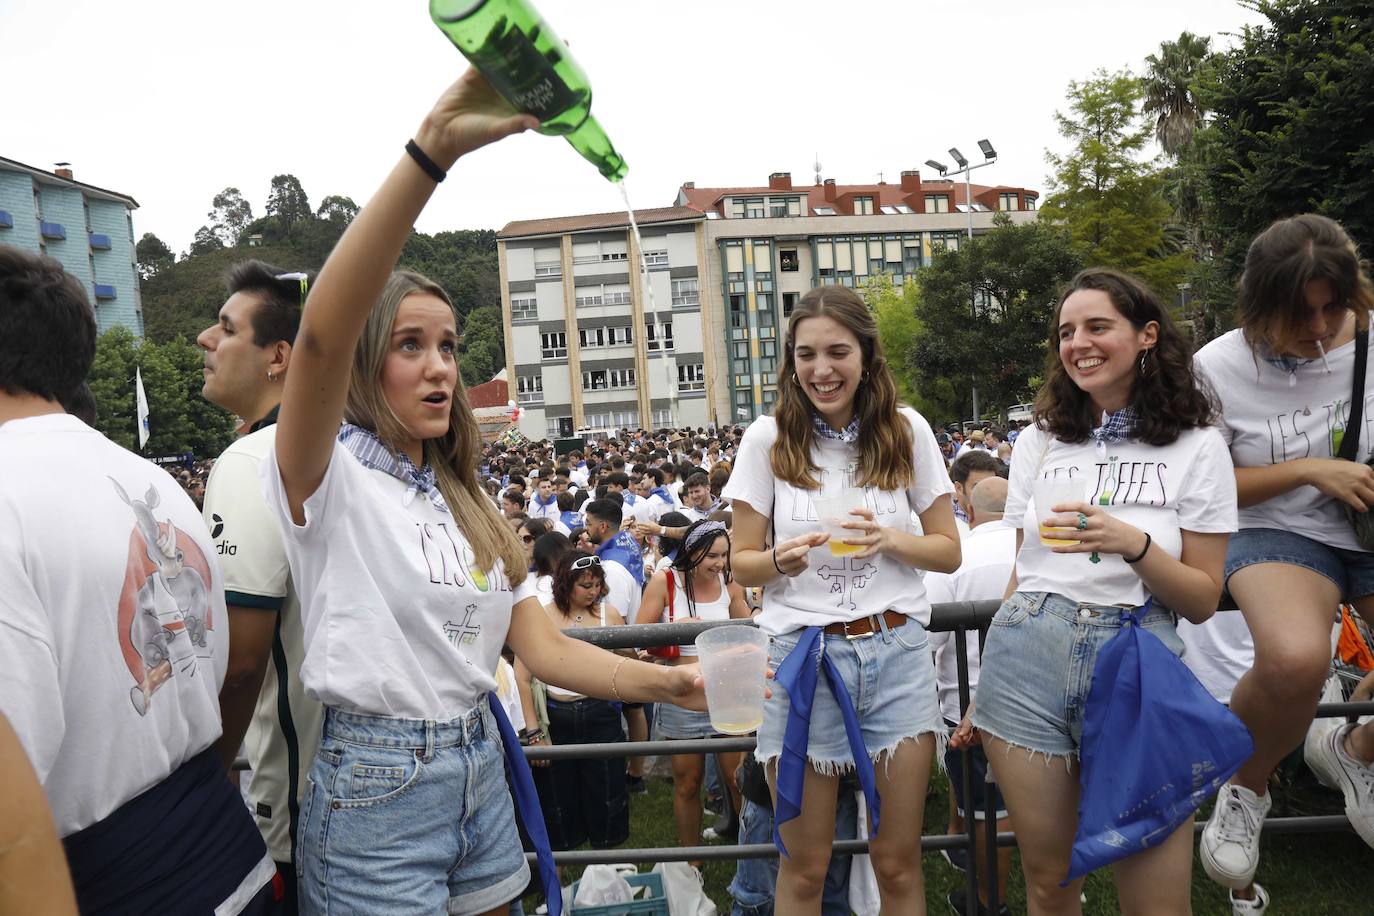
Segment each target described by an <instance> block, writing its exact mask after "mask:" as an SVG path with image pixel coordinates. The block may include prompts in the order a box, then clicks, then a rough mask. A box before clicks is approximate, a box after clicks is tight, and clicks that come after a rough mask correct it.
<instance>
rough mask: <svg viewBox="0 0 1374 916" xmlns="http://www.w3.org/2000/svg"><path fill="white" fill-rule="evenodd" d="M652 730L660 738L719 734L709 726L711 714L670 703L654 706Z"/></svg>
mask: <svg viewBox="0 0 1374 916" xmlns="http://www.w3.org/2000/svg"><path fill="white" fill-rule="evenodd" d="M654 731H655V732H656V733H657V734H658V736H659V737H660V738H675V739H681V738H710V737H712V736H714V735H718V734H720V732H718V731H716V730H715V729H714V728H713V727H712V726H711V714H710V713H707V712H697V711H696V710H695V709H683V708H682V707H681V706H674V705H673V704H672V703H659V704H658V706H656V707H655V715H654Z"/></svg>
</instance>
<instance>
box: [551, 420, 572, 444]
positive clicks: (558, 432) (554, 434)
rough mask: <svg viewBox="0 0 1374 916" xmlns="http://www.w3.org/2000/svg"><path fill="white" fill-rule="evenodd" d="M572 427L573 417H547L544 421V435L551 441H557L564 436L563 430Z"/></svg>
mask: <svg viewBox="0 0 1374 916" xmlns="http://www.w3.org/2000/svg"><path fill="white" fill-rule="evenodd" d="M571 425H572V417H546V418H545V419H544V435H545V436H547V437H548V438H550V439H557V438H558V437H560V436H562V435H563V430H564V429H565V428H567V427H570V426H571Z"/></svg>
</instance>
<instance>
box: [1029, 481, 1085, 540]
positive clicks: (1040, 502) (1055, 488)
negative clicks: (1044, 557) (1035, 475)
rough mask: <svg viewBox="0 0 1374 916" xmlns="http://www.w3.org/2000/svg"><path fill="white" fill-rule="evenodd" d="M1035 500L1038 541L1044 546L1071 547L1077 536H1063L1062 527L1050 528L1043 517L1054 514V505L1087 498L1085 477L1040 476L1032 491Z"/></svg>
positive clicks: (1064, 532)
mask: <svg viewBox="0 0 1374 916" xmlns="http://www.w3.org/2000/svg"><path fill="white" fill-rule="evenodd" d="M1032 496H1033V498H1034V501H1035V520H1036V523H1037V525H1038V526H1039V529H1040V543H1041V544H1043V545H1044V546H1046V547H1072V546H1073V545H1075V544H1077V543H1078V538H1067V539H1066V538H1065V537H1064V535H1065V534H1067V533H1068V532H1067V531H1065V530H1064V529H1063V528H1052V527H1049V526H1047V525H1046V524H1045V519H1047V518H1049V517H1050V516H1051V515H1054V514H1055V512H1054V507H1055V506H1062V505H1064V504H1066V503H1081V502H1084V501H1085V500H1086V499H1087V498H1088V481H1087V478H1085V477H1042V478H1040V479H1039V480H1037V481H1036V482H1035V489H1034V491H1033V493H1032Z"/></svg>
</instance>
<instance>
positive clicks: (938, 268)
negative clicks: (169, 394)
mask: <svg viewBox="0 0 1374 916" xmlns="http://www.w3.org/2000/svg"><path fill="white" fill-rule="evenodd" d="M1080 264H1081V259H1080V256H1079V254H1078V252H1077V250H1076V247H1075V246H1074V245H1073V244H1072V242H1071V240H1070V238H1069V237H1068V235H1067V233H1066V232H1065V231H1064V230H1063V229H1061V228H1058V227H1056V226H1054V225H1052V224H1049V223H1044V222H1038V221H1037V222H1034V223H1027V224H1024V225H1019V226H1018V225H1013V224H1012V222H1011V220H1010V219H1009V218H1008V217H1007V216H1006V215H1005V214H999V215H998V216H997V217H996V219H995V220H994V228H993V229H992V231H990V232H988V233H986V234H984V235H981V236H975V237H974V238H973V240H972V241H968V242H965V243H964V244H963V245H961V246H960V247H959V248H957V249H950V250H944V251H940V252H939V253H937V255H936V257H935V260H934V262H933V263H932V264H931V265H930V266H929V267H927V268H925V269H923V270H922V271H921V272H920V276H919V280H920V291H919V295H918V304H917V308H916V319H917V320H918V322H919V328H918V333H917V334H916V337H915V343H914V346H913V347H912V349H911V366H912V371H913V373H914V376H915V385H916V389H917V390H918V391H922V392H926V391H930V392H932V393H933V392H937V391H939V390H940V389H939V388H938V386H939V384H940V382H941V381H945V382H947V383H949V384H950V385H951V386H952V389H953V392H954V394H955V395H956V401H955V403H956V405H958V406H961V405H964V404H967V403H968V400H969V398H968V395H969V393H970V392H969V388H970V386H971V385H972V384H973V383H976V384H977V385H978V391H979V398H980V402H981V404H982V405H984V406H986V407H991V408H993V409H996V410H1002V409H1005V408H1006V407H1007V406H1009V405H1011V404H1015V403H1019V402H1022V401H1025V400H1027V399H1028V398H1029V395H1030V394H1031V389H1032V387H1033V385H1034V383H1035V380H1037V379H1039V378H1040V377H1042V375H1043V373H1044V368H1045V355H1046V347H1047V345H1048V344H1047V342H1048V340H1049V330H1050V329H1049V324H1050V320H1051V316H1052V315H1053V313H1054V304H1055V301H1056V299H1057V296H1058V292H1059V289H1060V288H1061V287H1062V286H1063V284H1064V282H1065V281H1067V280H1068V279H1069V278H1070V277H1071V276H1073V274H1074V273H1075V272H1076V271H1077V270H1078V268H1079V266H1080Z"/></svg>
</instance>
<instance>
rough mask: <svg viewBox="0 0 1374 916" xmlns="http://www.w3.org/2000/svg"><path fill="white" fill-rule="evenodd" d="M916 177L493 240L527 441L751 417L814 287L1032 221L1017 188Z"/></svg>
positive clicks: (725, 197) (709, 201)
mask: <svg viewBox="0 0 1374 916" xmlns="http://www.w3.org/2000/svg"><path fill="white" fill-rule="evenodd" d="M969 190H971V192H972V193H971V194H969V193H966V188H965V185H964V184H963V183H962V182H955V181H950V180H948V179H941V180H936V181H923V180H922V178H921V174H920V172H917V171H907V172H902V173H901V180H900V181H899V182H897V183H895V184H890V183H885V182H879V183H877V184H867V185H840V184H837V183H836V182H835V181H834V180H824V181H821V182H819V183H817V184H815V185H811V186H801V187H794V186H793V184H792V178H791V175H790V174H789V173H787V172H775V173H774V174H772V175H770V176H769V178H768V183H767V184H766V185H761V186H753V187H721V188H698V187H696V186H695V185H694V184H693V183H691V182H688V183H686V184H684V185H682V187H681V188H680V189H679V191H678V195H677V199H676V200H675V201H674V206H671V207H666V208H662V209H656V210H637V211H635V218H636V221H637V222H638V223H639V226H640V230H641V234H642V236H643V238H644V255H645V260H646V261H647V264H648V284H647V287H643V286H642V285H641V283H640V282H638V281H639V251H638V249H637V248H636V245H635V241H634V236H633V234H632V233H631V232H630V230H629V225H628V219H627V217H626V214H624V213H600V214H589V215H585V216H567V217H558V218H553V219H541V220H524V221H519V222H513V223H510V224H509V225H507V226H506V227H505V228H504V229H502V230H501V232H500V233H498V236H497V245H498V250H499V254H500V270H501V305H502V315H503V321H504V325H505V342H506V368H507V377H508V378H509V379H512V380H513V383H512V386H511V389H512V391H514V392H515V394H514V397H515V398H516V400H517V401H518V403H519V404H520V405H521V407H522V410H521V416H520V420H519V424H520V431H521V432H522V433H524V434H525V435H526V436H529V437H530V438H533V439H544V438H554V437H557V436H562V435H570V434H572V433H573V432H577V431H594V432H600V431H613V430H616V429H624V428H630V429H634V428H637V427H645V428H650V429H654V428H662V427H667V426H705V425H708V424H711V423H717V424H726V423H737V422H739V423H743V422H748V421H750V420H752V419H754V418H755V417H757V416H760V415H762V414H766V413H769V412H770V411H771V410H772V408H773V405H774V404H775V403H776V400H777V390H778V388H777V386H778V366H779V363H780V362H781V346H782V339H783V337H784V335H785V333H786V327H787V319H788V317H789V316H790V315H791V313H792V309H793V307H794V306H795V304H796V302H797V300H798V299H799V298H800V297H801V296H802V295H803V294H804V293H805V292H807V291H808V290H810V289H812V288H814V287H816V286H820V285H824V284H844V285H848V286H862V285H863V284H864V283H866V282H867V280H868V278H869V277H870V276H873V275H875V274H878V273H886V274H889V275H891V277H892V278H893V281H894V282H895V283H897V284H899V285H900V284H901V283H903V282H904V281H905V280H906V279H907V278H909V277H912V276H914V275H915V273H916V272H917V271H918V270H919V269H920V268H921V267H923V266H926V265H928V264H930V262H931V260H932V258H933V257H934V253H935V252H936V251H937V250H939V249H941V248H957V247H958V246H959V245H960V244H961V243H962V241H963V240H964V239H965V238H966V237H967V235H968V231H969V224H970V221H971V222H972V225H973V232H974V234H975V235H976V234H979V233H981V232H986V231H988V230H989V229H990V228H991V227H992V220H993V217H994V215H995V214H996V213H997V212H1004V213H1006V214H1007V215H1008V216H1009V217H1010V218H1011V220H1012V221H1013V222H1016V223H1022V222H1026V221H1029V220H1033V219H1035V217H1036V212H1035V206H1036V202H1037V200H1038V198H1039V194H1038V192H1036V191H1033V190H1030V189H1027V188H1016V187H1004V186H987V185H972V187H971V188H970V189H969Z"/></svg>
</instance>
